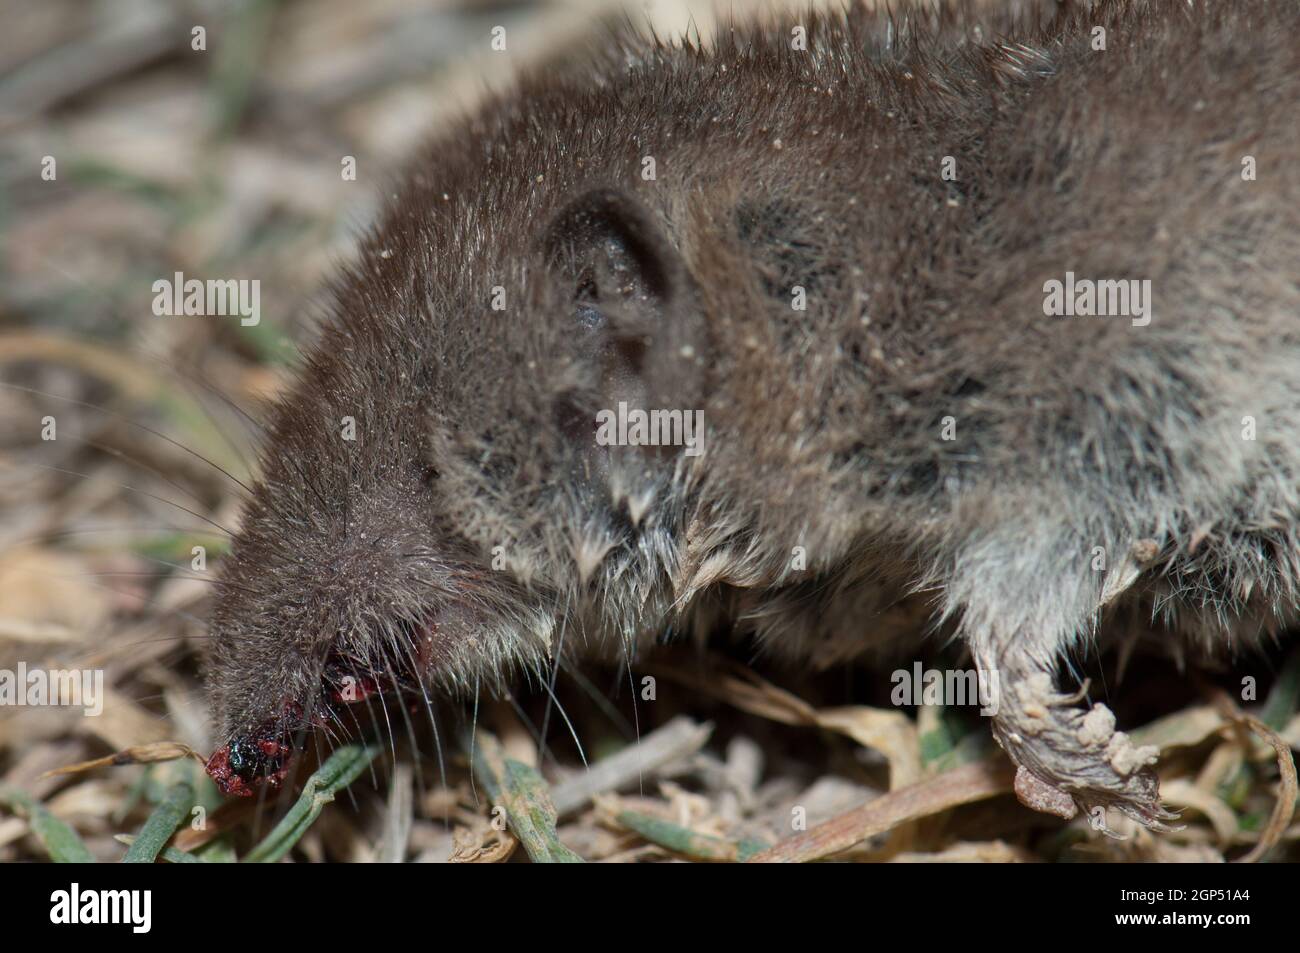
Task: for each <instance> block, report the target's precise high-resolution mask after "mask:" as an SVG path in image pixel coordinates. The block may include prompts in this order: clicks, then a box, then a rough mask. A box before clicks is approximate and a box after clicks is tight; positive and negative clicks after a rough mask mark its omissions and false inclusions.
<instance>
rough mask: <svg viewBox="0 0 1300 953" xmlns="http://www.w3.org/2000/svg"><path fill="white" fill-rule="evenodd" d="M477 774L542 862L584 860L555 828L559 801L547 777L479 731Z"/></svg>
mask: <svg viewBox="0 0 1300 953" xmlns="http://www.w3.org/2000/svg"><path fill="white" fill-rule="evenodd" d="M464 744H465V747H466V749H470V748H472V749H473V755H474V758H473V768H474V776H475V777H476V778H478V780H479V783H480V784H482V785H483V787H485V788H486V789H487V793H488V797H490V798H491V799H492V803H493V805H495V806H497V807H502V808H504V809H505V812H506V817H507V818H508V820H509V822H510V833H512V834H514V835H515V837H516V838H518V840H519V843H521V844H523V845H524V850H526V851H527V852H528V856H529V857H530V858H532V860H533V862H534V863H539V864H575V863H576V864H580V863H583V860H582V858H581V857H579V856H578V855H577V854H575V853H574V852H573V851H571V850H569V848H567V847H565V846H564V845H563V844H562V843H560V838H559V835H558V834H557V833H556V831H555V823H556V820H557V817H556V813H555V805H554V804H552V803H551V795H550V791H549V790H548V788H547V786H546V780H545V779H544V778H543V777H542V776H541V775H540V774H538V773H537V772H536V771H535V770H534V769H533V768H530V767H529V766H528V765H526V764H524V763H523V762H522V761H516V760H514V759H513V758H507V757H506V755H505V749H504V748H502V747H501V742H499V741H497V739H496V738H494V737H493V736H492V735H490V734H488V733H487V732H485V731H479V732H478V734H477V737H476V738H475V739H474V743H473V744H472V745H471V743H470V741H469V739H468V738H466V739H465V741H464Z"/></svg>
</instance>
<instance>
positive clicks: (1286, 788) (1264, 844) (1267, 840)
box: [1212, 689, 1300, 864]
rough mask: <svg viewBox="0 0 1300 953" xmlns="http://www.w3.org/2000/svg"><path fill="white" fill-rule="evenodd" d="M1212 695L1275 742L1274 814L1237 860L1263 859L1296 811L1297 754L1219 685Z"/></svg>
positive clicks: (1232, 716) (1222, 706)
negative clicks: (1278, 779) (1276, 780)
mask: <svg viewBox="0 0 1300 953" xmlns="http://www.w3.org/2000/svg"><path fill="white" fill-rule="evenodd" d="M1212 697H1213V699H1214V703H1215V705H1217V706H1218V708H1219V710H1220V711H1221V712H1223V715H1224V717H1225V718H1228V719H1229V720H1231V721H1233V722H1236V723H1237V724H1239V725H1241V726H1243V727H1245V728H1248V729H1250V730H1251V731H1253V732H1254V733H1255V734H1257V735H1259V736H1260V737H1261V738H1263V739H1264V740H1265V741H1267V742H1268V743H1269V744H1270V745H1271V746H1272V748H1273V751H1274V753H1275V754H1276V755H1277V769H1278V772H1279V773H1280V774H1281V776H1282V779H1281V783H1280V784H1279V785H1278V792H1277V802H1276V803H1275V804H1274V805H1273V814H1272V816H1270V817H1269V819H1268V824H1267V825H1265V827H1264V829H1263V830H1262V831H1260V834H1259V841H1258V842H1257V843H1256V844H1255V846H1254V847H1252V848H1251V849H1250V850H1249V852H1247V853H1246V854H1245V855H1243V856H1242V857H1240V858H1238V860H1237V863H1241V864H1253V863H1255V862H1256V861H1259V860H1262V859H1263V858H1264V856H1265V855H1266V854H1268V852H1269V851H1270V850H1272V849H1273V848H1274V847H1276V846H1277V844H1278V843H1279V842H1280V841H1281V840H1282V835H1283V833H1285V832H1286V829H1287V826H1288V825H1289V824H1290V823H1291V818H1292V817H1293V816H1294V815H1295V802H1296V795H1297V793H1300V785H1298V784H1297V780H1296V769H1295V758H1294V757H1293V756H1292V755H1291V749H1290V747H1288V745H1287V743H1286V741H1285V740H1284V739H1283V738H1282V736H1281V735H1279V734H1278V733H1277V732H1276V731H1274V730H1273V729H1272V728H1270V727H1269V726H1268V725H1266V724H1265V723H1264V722H1263V721H1261V720H1260V719H1258V718H1256V717H1255V716H1254V715H1250V714H1247V713H1246V712H1244V711H1242V710H1241V709H1240V708H1238V707H1237V703H1236V702H1235V701H1233V700H1232V697H1231V696H1230V695H1228V694H1227V693H1226V692H1224V691H1220V690H1217V689H1216V690H1214V691H1213V692H1212Z"/></svg>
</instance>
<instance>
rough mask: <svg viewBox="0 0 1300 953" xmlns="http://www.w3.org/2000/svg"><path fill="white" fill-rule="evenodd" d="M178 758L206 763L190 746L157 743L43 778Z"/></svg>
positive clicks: (95, 759)
mask: <svg viewBox="0 0 1300 953" xmlns="http://www.w3.org/2000/svg"><path fill="white" fill-rule="evenodd" d="M178 758H193V759H194V760H195V761H197V762H198V763H199V764H203V763H204V760H203V756H202V755H201V754H199V753H198V752H197V751H195V750H194V749H193V748H191V747H190V746H189V745H185V744H181V743H180V742H179V741H156V742H154V743H152V744H147V745H135V746H134V747H131V748H126V749H123V750H122V751H119V752H117V754H110V755H105V756H104V757H102V758H92V759H91V760H90V761H78V762H77V763H76V764H69V765H67V766H66V767H62V768H55V769H54V770H52V771H46V772H45V773H44V774H42V775H41V777H42V778H52V777H55V776H57V775H61V774H83V773H85V772H86V771H94V770H95V769H97V768H110V767H121V766H122V765H127V764H155V763H157V762H159V761H175V760H177V759H178Z"/></svg>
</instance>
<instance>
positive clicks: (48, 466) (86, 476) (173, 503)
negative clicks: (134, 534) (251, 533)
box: [32, 463, 235, 539]
mask: <svg viewBox="0 0 1300 953" xmlns="http://www.w3.org/2000/svg"><path fill="white" fill-rule="evenodd" d="M32 466H36V467H40V468H41V469H43V470H53V471H55V472H56V473H66V474H68V475H69V476H75V477H81V478H82V479H83V480H90V479H93V477H92V476H91V475H90V474H89V473H80V472H78V471H77V470H69V469H67V468H66V467H56V466H52V465H51V464H48V463H34V464H32ZM110 482H111V483H112V484H113V485H114V486H117V487H120V488H122V489H123V490H130V491H131V492H132V493H139V494H141V495H142V496H147V497H149V498H150V499H152V500H157V501H158V502H159V503H165V504H166V505H168V506H174V507H176V508H177V509H178V510H182V511H183V512H186V513H189V514H190V516H193V517H194V518H195V519H200V520H203V522H205V523H207V524H208V525H210V526H215V527H216V528H217V529H219V530H221V531H222V532H223V533H225V534H226V535H227V536H229V537H230V538H231V539H234V538H235V534H234V533H232V532H231V531H230V530H229V529H227V528H226V527H224V526H222V525H221V524H220V523H218V522H217V521H216V520H214V519H209V518H208V517H206V516H204V515H203V514H202V513H196V512H195V511H194V510H192V509H190V508H189V507H186V506H181V504H179V503H177V502H176V501H175V500H169V499H167V498H165V497H161V496H159V495H158V494H156V493H150V492H149V491H148V490H142V489H140V488H139V487H135V486H128V485H127V484H125V483H118V482H117V481H116V480H112V481H110Z"/></svg>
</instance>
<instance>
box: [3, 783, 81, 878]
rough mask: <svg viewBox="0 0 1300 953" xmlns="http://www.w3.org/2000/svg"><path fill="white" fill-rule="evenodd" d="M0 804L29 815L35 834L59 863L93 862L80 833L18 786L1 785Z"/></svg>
mask: <svg viewBox="0 0 1300 953" xmlns="http://www.w3.org/2000/svg"><path fill="white" fill-rule="evenodd" d="M0 804H3V805H4V806H5V807H7V808H9V810H11V811H13V812H14V813H15V814H17V815H18V816H20V817H25V818H27V823H28V824H30V825H31V828H32V833H33V834H35V835H36V839H37V840H39V841H40V842H41V845H42V846H43V847H44V848H45V850H46V852H47V853H49V855H50V859H51V860H53V861H54V862H55V863H56V864H93V863H94V862H95V858H94V857H93V856H92V855H91V853H90V851H89V850H87V849H86V845H85V844H84V843H82V840H81V838H80V837H78V836H77V832H76V831H74V830H73V829H72V828H71V827H69V826H68V825H67V824H64V823H63V822H62V821H61V820H59V819H58V818H57V817H55V816H54V815H53V814H51V813H50V812H49V809H48V808H46V807H45V805H43V804H41V803H40V802H39V801H37V800H35V799H34V798H32V797H31V796H30V795H28V794H24V793H23V792H22V791H19V790H17V789H16V788H0Z"/></svg>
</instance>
